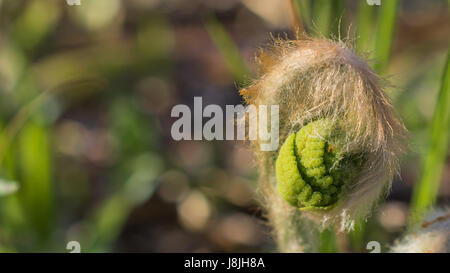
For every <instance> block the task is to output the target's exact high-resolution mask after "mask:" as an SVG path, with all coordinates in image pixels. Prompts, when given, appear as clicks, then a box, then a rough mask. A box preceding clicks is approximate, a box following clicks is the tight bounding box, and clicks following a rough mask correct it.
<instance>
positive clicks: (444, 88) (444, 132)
mask: <svg viewBox="0 0 450 273" xmlns="http://www.w3.org/2000/svg"><path fill="white" fill-rule="evenodd" d="M449 63H450V50H449V53H448V55H447V61H446V64H445V69H444V74H443V77H442V83H441V90H440V92H439V97H438V100H437V105H436V108H435V112H434V115H433V120H432V122H431V138H430V141H431V143H430V146H429V149H428V151H427V153H426V155H425V157H424V162H423V171H422V176H421V179H420V180H419V181H418V183H417V184H416V185H415V187H414V190H413V196H412V206H411V221H410V223H411V224H413V223H416V221H419V220H420V218H421V216H422V215H423V213H424V212H425V211H426V210H427V209H428V208H429V207H430V206H432V205H433V204H434V203H435V201H436V198H437V195H438V191H439V186H440V184H441V180H442V170H443V167H444V163H445V157H446V155H447V151H448V147H449V138H450V64H449Z"/></svg>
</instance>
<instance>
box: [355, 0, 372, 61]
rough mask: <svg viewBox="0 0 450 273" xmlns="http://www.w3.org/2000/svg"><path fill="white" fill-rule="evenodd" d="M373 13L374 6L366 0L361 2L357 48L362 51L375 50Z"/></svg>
mask: <svg viewBox="0 0 450 273" xmlns="http://www.w3.org/2000/svg"><path fill="white" fill-rule="evenodd" d="M373 14H374V7H373V6H370V5H368V4H367V3H366V2H365V1H360V2H359V6H358V18H357V41H356V49H357V51H358V52H360V53H361V52H368V51H373V28H374V24H373Z"/></svg>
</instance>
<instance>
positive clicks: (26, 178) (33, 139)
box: [19, 120, 53, 238]
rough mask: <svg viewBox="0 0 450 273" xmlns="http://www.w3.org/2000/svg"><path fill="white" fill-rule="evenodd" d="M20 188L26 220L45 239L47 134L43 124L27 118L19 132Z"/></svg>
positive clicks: (48, 219) (49, 198)
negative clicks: (27, 121) (26, 122)
mask: <svg viewBox="0 0 450 273" xmlns="http://www.w3.org/2000/svg"><path fill="white" fill-rule="evenodd" d="M19 160H20V163H19V164H20V170H21V174H22V176H21V180H20V182H21V185H20V186H21V189H20V191H19V199H20V202H21V204H22V206H23V210H24V213H25V215H26V217H27V220H28V221H29V223H30V224H31V226H32V227H33V228H34V230H35V231H37V232H38V234H39V235H40V236H41V237H43V238H45V236H47V235H48V233H49V232H50V229H51V227H52V219H53V194H52V183H51V173H52V171H51V156H50V139H49V133H48V130H47V128H46V126H45V125H44V124H42V123H41V122H39V121H36V120H33V121H30V122H29V123H28V124H27V125H26V126H25V127H24V128H23V129H22V132H21V133H20V134H19Z"/></svg>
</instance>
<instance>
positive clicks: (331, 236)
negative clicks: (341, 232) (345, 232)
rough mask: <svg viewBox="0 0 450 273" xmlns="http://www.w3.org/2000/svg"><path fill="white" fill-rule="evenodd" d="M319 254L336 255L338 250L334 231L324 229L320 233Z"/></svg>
mask: <svg viewBox="0 0 450 273" xmlns="http://www.w3.org/2000/svg"><path fill="white" fill-rule="evenodd" d="M319 239H320V245H319V252H320V253H336V252H338V248H337V245H336V233H335V231H334V230H330V229H325V230H323V231H321V232H320V236H319Z"/></svg>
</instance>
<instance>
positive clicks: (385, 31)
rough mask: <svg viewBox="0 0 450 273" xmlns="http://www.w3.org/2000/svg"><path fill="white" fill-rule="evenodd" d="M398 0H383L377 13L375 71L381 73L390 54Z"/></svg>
mask: <svg viewBox="0 0 450 273" xmlns="http://www.w3.org/2000/svg"><path fill="white" fill-rule="evenodd" d="M398 3H399V1H398V0H389V1H383V3H382V4H381V6H380V13H379V15H378V26H377V38H376V41H375V51H374V54H375V59H376V64H375V67H374V68H375V71H377V72H378V73H382V72H383V71H384V70H385V68H386V66H387V64H388V62H389V57H390V54H391V48H392V43H393V42H392V41H393V37H394V33H395V27H396V21H397V8H398Z"/></svg>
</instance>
